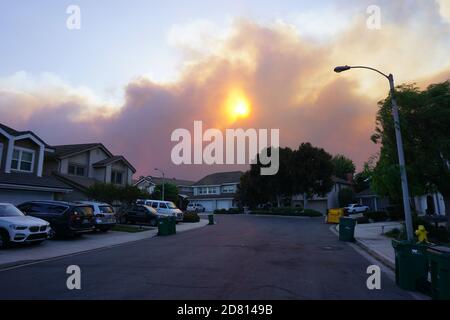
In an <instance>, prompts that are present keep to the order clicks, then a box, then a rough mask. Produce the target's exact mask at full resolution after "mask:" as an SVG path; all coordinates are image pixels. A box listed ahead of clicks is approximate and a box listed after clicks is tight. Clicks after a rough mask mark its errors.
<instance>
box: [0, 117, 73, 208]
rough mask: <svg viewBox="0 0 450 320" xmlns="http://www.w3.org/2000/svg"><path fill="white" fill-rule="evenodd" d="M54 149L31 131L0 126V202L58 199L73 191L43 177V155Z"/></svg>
mask: <svg viewBox="0 0 450 320" xmlns="http://www.w3.org/2000/svg"><path fill="white" fill-rule="evenodd" d="M53 153H55V149H54V148H53V147H51V146H49V145H48V144H47V143H45V142H44V141H43V140H42V139H41V138H40V137H38V136H37V135H36V134H35V133H33V132H32V131H17V130H15V129H13V128H10V127H8V126H6V125H4V124H1V123H0V202H9V203H13V204H20V203H22V202H25V201H29V200H60V199H62V198H63V197H64V196H65V195H67V194H69V193H70V192H71V191H73V190H72V188H71V187H70V186H68V185H66V184H64V183H62V182H61V181H59V180H58V179H56V178H55V177H52V176H46V175H45V170H44V160H45V155H46V154H53Z"/></svg>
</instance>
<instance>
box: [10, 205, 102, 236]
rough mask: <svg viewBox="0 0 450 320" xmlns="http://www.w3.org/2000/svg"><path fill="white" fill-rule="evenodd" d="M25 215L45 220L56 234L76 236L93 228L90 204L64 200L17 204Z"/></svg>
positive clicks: (92, 211) (92, 213) (92, 212)
mask: <svg viewBox="0 0 450 320" xmlns="http://www.w3.org/2000/svg"><path fill="white" fill-rule="evenodd" d="M17 208H19V209H20V210H21V211H22V212H23V213H24V214H26V215H27V216H32V217H36V218H40V219H43V220H46V221H47V222H49V223H50V227H51V228H52V230H53V231H54V233H55V234H54V235H56V236H70V237H72V236H76V235H78V234H81V233H84V232H89V231H92V230H93V229H94V209H93V208H92V206H90V205H85V204H80V203H71V202H64V201H29V202H25V203H22V204H21V205H18V206H17Z"/></svg>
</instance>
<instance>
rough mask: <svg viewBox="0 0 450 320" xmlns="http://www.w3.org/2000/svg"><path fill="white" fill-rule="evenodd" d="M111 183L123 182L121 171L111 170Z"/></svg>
mask: <svg viewBox="0 0 450 320" xmlns="http://www.w3.org/2000/svg"><path fill="white" fill-rule="evenodd" d="M111 183H115V184H123V172H122V171H116V170H111Z"/></svg>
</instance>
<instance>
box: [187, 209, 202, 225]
mask: <svg viewBox="0 0 450 320" xmlns="http://www.w3.org/2000/svg"><path fill="white" fill-rule="evenodd" d="M199 221H200V216H199V215H198V214H197V213H195V212H187V213H185V214H184V217H183V222H188V223H194V222H199Z"/></svg>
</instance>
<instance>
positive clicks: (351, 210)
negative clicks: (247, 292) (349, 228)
mask: <svg viewBox="0 0 450 320" xmlns="http://www.w3.org/2000/svg"><path fill="white" fill-rule="evenodd" d="M344 210H345V212H347V213H348V214H358V213H364V212H369V210H370V208H369V207H368V206H363V205H362V204H357V203H352V204H349V205H348V206H346V207H344Z"/></svg>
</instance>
